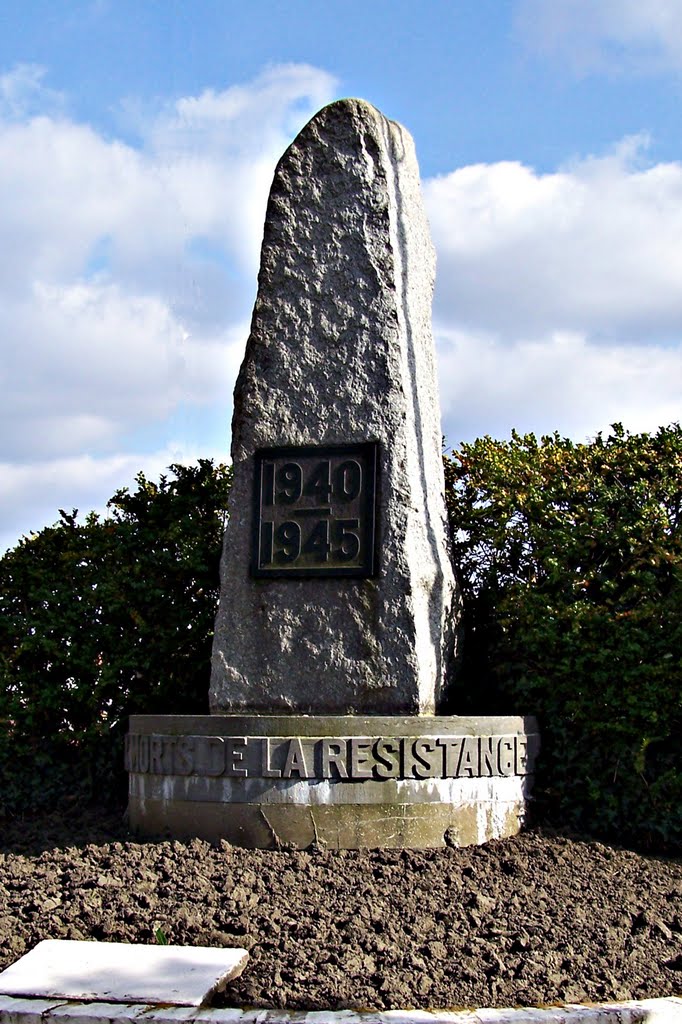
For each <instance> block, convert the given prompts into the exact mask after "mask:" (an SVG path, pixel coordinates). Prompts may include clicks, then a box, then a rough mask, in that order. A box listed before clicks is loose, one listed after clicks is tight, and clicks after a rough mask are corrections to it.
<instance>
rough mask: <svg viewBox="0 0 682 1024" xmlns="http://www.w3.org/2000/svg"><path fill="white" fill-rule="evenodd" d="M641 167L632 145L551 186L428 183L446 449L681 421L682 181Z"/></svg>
mask: <svg viewBox="0 0 682 1024" xmlns="http://www.w3.org/2000/svg"><path fill="white" fill-rule="evenodd" d="M644 158H645V140H642V139H628V140H624V141H623V142H622V143H621V144H619V145H618V146H617V147H616V148H615V149H614V151H613V152H612V153H610V154H608V155H606V156H604V157H600V158H596V157H590V158H588V159H584V160H582V161H576V162H574V163H573V164H572V165H571V166H569V167H566V168H564V169H562V170H559V171H557V172H556V173H553V174H537V173H536V172H535V171H534V170H533V169H532V168H530V167H526V166H524V165H522V164H519V163H508V162H507V163H499V164H491V165H475V166H470V167H465V168H462V169H460V170H458V171H454V172H453V173H452V174H449V175H444V176H442V177H439V178H435V179H431V180H430V181H428V182H426V183H425V198H426V203H427V208H428V211H429V216H430V220H431V225H432V231H433V235H434V240H435V243H436V248H437V251H438V279H437V285H436V297H435V303H434V314H435V323H436V334H437V337H438V338H439V347H440V352H441V366H442V371H441V380H442V389H443V407H444V414H445V429H446V433H447V435H448V436H449V437H451V438H456V439H458V440H459V439H460V438H463V437H471V436H474V435H475V434H480V433H497V434H498V435H506V434H508V433H509V431H510V429H511V428H512V427H516V428H517V429H534V430H540V431H549V432H551V431H552V430H554V429H559V430H561V431H564V432H566V433H569V434H572V435H574V436H576V435H577V436H578V437H584V436H586V435H587V434H589V433H594V432H596V431H597V430H599V429H603V428H605V427H607V426H608V425H609V423H611V422H614V421H616V420H617V421H623V422H624V423H625V424H626V426H628V427H629V428H630V429H635V430H640V429H655V428H656V427H657V426H659V425H661V424H665V423H669V422H672V421H676V420H678V419H679V418H680V414H681V411H682V385H681V383H680V382H681V381H682V373H681V372H680V371H681V370H682V343H681V339H682V253H681V252H680V244H679V240H680V238H681V237H682V212H681V211H682V166H681V165H680V164H677V163H675V164H658V165H655V166H646V165H645V164H644Z"/></svg>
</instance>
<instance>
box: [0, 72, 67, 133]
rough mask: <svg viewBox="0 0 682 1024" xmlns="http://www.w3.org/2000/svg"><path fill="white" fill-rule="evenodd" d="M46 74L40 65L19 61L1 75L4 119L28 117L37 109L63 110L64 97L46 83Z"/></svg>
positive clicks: (0, 99) (0, 110) (0, 111)
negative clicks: (44, 80) (44, 81)
mask: <svg viewBox="0 0 682 1024" xmlns="http://www.w3.org/2000/svg"><path fill="white" fill-rule="evenodd" d="M45 75H46V69H45V68H44V67H42V66H41V65H40V64H17V65H16V66H15V67H13V68H12V69H11V71H7V72H5V74H2V75H0V118H3V119H4V120H10V119H14V118H24V117H27V116H28V115H29V114H31V113H33V112H34V110H36V109H38V110H40V111H41V112H42V113H43V114H45V113H47V112H48V111H50V110H53V109H54V110H57V111H58V110H61V108H62V107H63V104H64V97H63V96H62V94H61V93H59V92H55V91H54V90H53V89H48V88H47V87H46V86H45V85H44V83H43V79H44V78H45Z"/></svg>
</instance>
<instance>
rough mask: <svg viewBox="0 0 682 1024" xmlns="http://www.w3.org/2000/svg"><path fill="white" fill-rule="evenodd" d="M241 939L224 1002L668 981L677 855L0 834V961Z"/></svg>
mask: <svg viewBox="0 0 682 1024" xmlns="http://www.w3.org/2000/svg"><path fill="white" fill-rule="evenodd" d="M159 927H160V928H161V929H163V932H164V933H165V935H166V936H167V938H168V940H169V942H171V943H176V944H180V945H183V944H192V945H208V946H223V945H224V946H235V945H236V946H245V947H246V948H247V949H249V950H250V953H251V957H250V961H249V963H248V965H247V968H246V970H245V972H244V974H243V975H242V976H241V977H240V978H238V979H237V980H236V981H235V982H233V983H232V985H231V986H229V987H228V989H227V992H226V993H225V995H224V997H222V1003H223V1005H227V1006H243V1007H246V1006H252V1007H289V1008H291V1009H312V1010H324V1009H341V1008H367V1009H379V1008H398V1007H403V1008H407V1007H409V1008H415V1007H420V1008H429V1007H431V1008H433V1007H435V1008H441V1009H443V1008H446V1007H447V1008H450V1007H474V1006H504V1005H510V1004H517V1005H518V1004H520V1005H534V1004H539V1003H553V1002H564V1001H566V1002H574V1001H587V1000H594V1001H602V1000H609V999H627V998H645V997H653V996H664V995H679V994H681V993H682V862H680V861H679V860H666V859H664V858H657V857H651V856H643V855H641V854H637V853H633V852H632V851H629V850H621V849H615V848H611V847H608V846H604V845H602V844H600V843H596V842H590V841H585V840H580V839H576V838H567V837H562V836H556V835H548V834H542V833H540V832H529V833H527V834H525V835H523V836H520V837H517V838H515V839H508V840H503V841H499V842H492V843H490V844H488V845H486V846H484V847H470V848H468V849H463V850H457V849H443V850H434V851H427V852H401V851H394V850H388V851H371V852H365V851H361V852H333V851H327V850H324V849H311V850H309V851H305V852H296V851H291V850H281V851H277V852H270V851H258V850H241V849H237V848H235V847H231V846H228V845H227V844H221V845H219V846H210V845H209V844H207V843H204V842H201V841H198V840H194V841H192V842H189V843H180V842H144V843H140V842H134V841H131V839H130V837H129V836H128V834H127V832H126V828H125V824H124V821H123V820H122V817H121V816H120V815H117V816H104V815H99V816H98V817H93V816H89V817H87V818H83V817H81V818H80V819H79V821H78V822H77V823H73V822H67V821H62V820H61V819H59V818H58V817H56V816H53V817H48V818H44V819H42V820H41V821H36V822H33V823H30V824H28V823H21V824H19V823H15V824H13V825H11V826H8V825H7V824H5V826H4V828H2V830H1V831H0V968H4V967H6V966H8V965H9V964H10V963H12V962H13V961H14V960H16V959H17V958H18V957H19V956H20V955H21V954H22V953H24V952H26V951H27V950H29V949H30V948H32V947H33V945H34V944H35V943H37V942H38V941H39V940H40V939H44V938H67V939H83V938H85V939H99V940H104V941H123V942H153V941H154V932H155V929H156V928H159Z"/></svg>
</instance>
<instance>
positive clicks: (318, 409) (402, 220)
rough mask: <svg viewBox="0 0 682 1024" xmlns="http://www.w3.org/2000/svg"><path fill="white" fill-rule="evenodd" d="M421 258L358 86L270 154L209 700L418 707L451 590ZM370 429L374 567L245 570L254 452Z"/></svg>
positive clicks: (396, 177)
mask: <svg viewBox="0 0 682 1024" xmlns="http://www.w3.org/2000/svg"><path fill="white" fill-rule="evenodd" d="M434 272H435V258H434V251H433V246H432V243H431V239H430V234H429V229H428V224H427V221H426V216H425V213H424V209H423V205H422V200H421V193H420V185H419V171H418V167H417V162H416V158H415V154H414V145H413V142H412V139H411V137H410V135H409V134H408V132H407V131H406V130H405V129H404V128H403V127H402V126H400V125H398V124H396V123H394V122H391V121H388V120H387V119H386V118H384V117H383V115H382V114H380V113H379V111H378V110H376V109H375V108H374V107H372V106H370V105H369V104H367V103H365V102H363V101H360V100H342V101H339V102H337V103H333V104H331V105H330V106H328V107H326V108H324V109H323V110H322V111H320V113H318V114H317V115H316V116H315V117H314V118H313V119H312V120H311V121H310V122H309V123H308V125H307V126H306V127H305V128H304V129H303V131H302V132H301V133H300V134H299V136H298V137H297V138H296V139H295V141H294V142H293V143H292V145H291V146H290V147H289V149H288V150H287V151H286V153H285V154H284V156H283V157H282V159H281V160H280V162H279V165H278V167H277V170H276V172H275V177H274V181H273V185H272V189H271V192H270V198H269V203H268V210H267V218H266V223H265V231H264V239H263V247H262V252H261V268H260V274H259V288H258V295H257V299H256V303H255V307H254V312H253V319H252V325H251V333H250V336H249V339H248V343H247V348H246V354H245V358H244V361H243V364H242V367H241V370H240V373H239V377H238V380H237V385H236V388H235V396H234V416H233V424H232V459H233V463H234V484H233V487H232V492H231V497H230V520H229V524H228V527H227V531H226V537H225V548H224V556H223V566H222V588H221V599H220V607H219V611H218V616H217V620H216V635H215V643H214V656H213V669H212V676H211V687H210V705H211V711H212V712H213V713H220V712H223V713H233V714H234V713H242V712H247V713H261V712H268V713H270V714H280V713H284V714H287V713H291V714H309V713H317V714H320V713H329V714H352V713H355V712H364V713H365V714H391V715H395V714H432V713H433V712H434V711H436V710H438V707H439V705H440V702H441V699H442V697H443V695H444V690H445V687H446V684H447V678H448V670H449V668H450V665H451V663H452V660H453V656H454V646H455V627H456V620H457V611H458V607H459V598H458V593H457V590H456V586H455V581H454V577H453V572H452V567H451V562H450V553H449V545H448V538H447V529H446V514H445V505H444V499H443V470H442V462H441V440H442V438H441V425H440V405H439V398H438V388H437V381H436V372H435V361H434V346H433V339H432V334H431V300H432V293H433V282H434ZM364 441H378V442H379V443H380V445H381V456H380V483H379V508H380V511H379V538H378V543H379V571H378V575H376V576H375V577H373V578H366V579H340V578H315V579H284V580H282V579H253V578H251V576H250V575H249V561H250V555H251V544H252V515H253V493H254V480H253V453H254V451H255V450H256V449H258V448H269V447H274V446H278V445H333V444H353V443H359V442H364Z"/></svg>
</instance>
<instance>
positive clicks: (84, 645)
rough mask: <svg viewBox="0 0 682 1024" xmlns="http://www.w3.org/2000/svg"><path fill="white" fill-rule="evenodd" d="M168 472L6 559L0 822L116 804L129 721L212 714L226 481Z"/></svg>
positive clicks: (0, 616)
mask: <svg viewBox="0 0 682 1024" xmlns="http://www.w3.org/2000/svg"><path fill="white" fill-rule="evenodd" d="M171 473H172V476H171V477H165V476H164V477H162V478H161V480H160V482H159V483H158V484H156V483H152V482H150V481H149V480H147V479H146V478H145V477H144V475H143V474H140V475H139V476H138V478H137V489H136V490H135V491H134V492H132V493H129V492H128V491H127V490H121V491H118V492H117V493H116V494H115V495H114V497H113V498H112V499H111V501H110V502H109V509H110V514H109V515H108V516H106V517H105V518H100V517H98V516H97V515H94V514H91V515H89V516H88V517H87V518H86V519H85V520H84V522H82V523H79V522H78V518H77V512H76V510H74V511H73V512H72V513H71V514H67V513H66V512H61V519H60V521H59V522H58V523H57V524H56V525H55V526H51V527H48V528H47V529H44V530H42V531H40V533H37V534H34V535H33V536H31V537H30V538H27V539H24V540H22V541H21V542H20V544H19V545H18V546H17V547H16V548H14V549H13V550H11V551H9V552H8V553H7V554H6V555H5V556H4V557H3V558H2V559H0V815H2V814H5V815H17V814H22V813H25V812H28V811H35V810H40V809H42V808H44V807H50V806H54V805H55V804H59V803H62V802H63V801H64V800H69V799H71V800H74V801H90V800H93V799H97V800H99V801H102V802H107V801H108V800H111V801H117V802H120V801H121V800H122V798H123V795H124V792H125V789H124V787H125V776H124V775H123V771H122V741H123V735H124V734H125V731H126V728H127V718H128V715H130V714H132V713H135V712H139V713H149V714H153V713H168V714H172V713H181V712H182V713H186V714H191V713H206V712H207V710H208V708H207V693H208V683H209V666H210V650H211V639H212V632H213V622H214V618H215V610H216V605H217V599H218V566H219V558H220V549H221V540H222V533H223V529H224V523H225V509H226V505H227V493H228V489H229V482H230V471H229V470H227V469H226V468H225V467H224V466H219V467H217V468H216V467H214V466H213V464H212V463H211V462H210V461H207V460H202V461H200V462H199V464H198V465H197V466H194V467H189V468H188V467H183V466H171Z"/></svg>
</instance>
